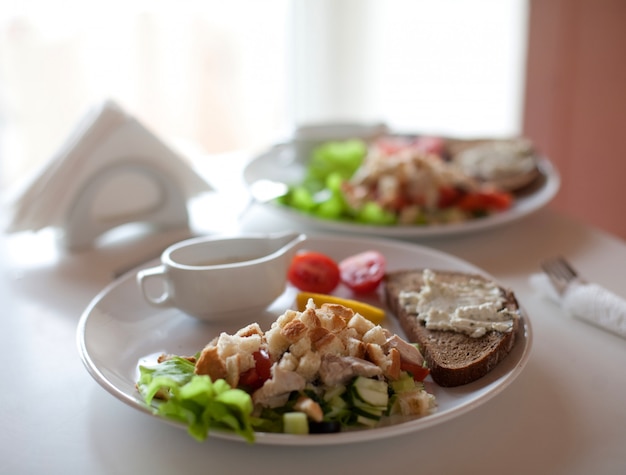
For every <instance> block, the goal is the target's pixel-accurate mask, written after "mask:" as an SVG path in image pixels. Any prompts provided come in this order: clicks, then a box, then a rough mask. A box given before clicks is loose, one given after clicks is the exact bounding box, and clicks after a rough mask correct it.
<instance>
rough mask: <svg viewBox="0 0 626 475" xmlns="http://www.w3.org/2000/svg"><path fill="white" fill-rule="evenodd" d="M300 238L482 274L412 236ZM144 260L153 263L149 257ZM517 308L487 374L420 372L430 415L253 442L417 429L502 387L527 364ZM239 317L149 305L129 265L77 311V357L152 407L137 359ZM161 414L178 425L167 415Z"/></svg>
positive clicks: (183, 348) (320, 246) (119, 390)
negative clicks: (433, 407) (140, 384)
mask: <svg viewBox="0 0 626 475" xmlns="http://www.w3.org/2000/svg"><path fill="white" fill-rule="evenodd" d="M307 242H308V244H307V243H305V246H304V248H308V249H311V250H316V251H320V252H324V253H326V254H328V255H330V256H332V257H334V258H335V259H341V258H343V257H347V256H349V255H352V254H355V253H358V252H361V251H365V250H368V249H376V250H378V251H380V252H382V253H383V254H384V255H385V257H386V258H387V265H388V270H399V269H410V268H421V267H430V268H432V269H441V270H458V271H465V272H477V273H481V274H483V275H487V274H486V273H485V272H483V271H481V270H480V269H479V268H477V267H475V266H473V265H471V264H469V263H468V262H466V261H463V260H460V259H458V258H456V257H453V256H451V255H448V254H445V253H442V252H439V251H435V250H432V249H429V248H426V247H422V246H418V245H413V244H404V243H398V242H393V241H389V240H385V239H366V238H351V237H341V236H339V237H337V236H332V237H331V236H310V237H309V240H308V241H307ZM147 265H154V262H151V263H148V264H147ZM233 285H235V284H233ZM247 290H248V289H245V290H242V291H247ZM335 293H336V294H337V295H340V296H343V297H349V296H350V294H349V291H348V290H347V289H346V288H343V287H340V288H338V289H337V291H336V292H335ZM295 295H296V290H295V289H294V288H293V287H291V286H288V287H287V288H286V290H285V292H284V294H283V295H282V296H281V297H279V298H278V299H277V300H276V301H275V302H274V303H273V304H272V305H271V306H270V308H269V309H268V310H267V311H266V312H265V313H264V314H263V315H259V319H258V322H259V323H260V324H261V327H262V328H263V329H267V328H269V324H270V323H271V322H272V321H273V320H274V319H275V318H276V317H277V316H278V315H280V314H281V313H283V312H284V310H285V309H286V308H288V307H291V306H292V305H293V303H294V299H295ZM367 301H368V302H370V303H373V304H376V305H380V306H383V307H384V305H383V304H382V302H381V300H380V299H379V296H376V295H374V296H372V297H371V298H369V299H368V300H367ZM522 311H523V309H522ZM523 315H524V316H523V325H521V331H520V335H519V339H518V342H517V344H516V345H515V347H514V348H513V351H512V352H511V354H510V355H509V356H508V357H507V358H506V359H505V360H504V361H502V362H501V363H500V364H499V365H498V366H497V367H496V368H495V369H494V370H493V371H492V372H491V373H489V374H488V375H487V376H485V377H483V378H481V379H480V380H478V381H475V382H474V383H471V384H468V385H465V386H461V387H457V388H441V387H439V386H437V385H436V384H434V383H433V382H432V381H431V380H430V377H429V378H427V379H426V385H427V389H428V390H429V391H430V392H432V393H434V394H435V396H436V398H437V402H438V409H437V411H436V412H435V413H434V414H432V415H428V416H425V417H422V418H419V419H414V420H412V421H408V422H403V423H400V424H397V425H392V426H387V427H380V428H374V429H365V430H360V431H352V432H342V433H337V434H315V435H308V436H294V435H288V434H269V433H258V434H257V439H256V440H257V443H259V444H274V445H326V444H340V443H352V442H359V441H365V440H374V439H380V438H386V437H390V436H396V435H401V434H406V433H410V432H415V431H418V430H422V429H425V428H427V427H430V426H433V425H435V424H440V423H442V422H444V421H447V420H449V419H452V418H454V417H457V416H459V415H461V414H463V413H465V412H467V411H470V410H472V409H473V408H475V407H477V406H478V405H480V404H483V403H485V402H487V401H488V400H489V399H491V398H492V397H494V396H495V395H496V394H498V393H499V392H500V391H502V390H503V389H504V388H505V387H507V386H508V385H509V384H510V383H511V382H512V381H513V380H514V379H515V378H516V377H517V376H518V375H519V374H520V372H521V371H522V369H523V368H524V366H525V365H526V362H527V360H528V357H529V351H530V347H531V340H532V332H531V326H530V322H529V320H528V318H527V316H526V315H525V313H524V314H523ZM245 323H249V322H245V321H236V322H232V324H229V325H226V326H225V325H210V324H207V323H203V322H200V321H198V320H196V319H193V318H191V317H188V316H187V315H185V314H183V313H181V312H179V311H177V310H161V309H156V308H154V307H151V306H149V305H148V304H147V303H146V302H145V301H144V300H143V298H142V296H141V292H140V291H139V288H138V287H137V284H136V281H135V273H134V272H131V273H128V274H126V275H125V276H123V277H122V278H120V279H118V280H117V281H115V282H113V283H112V284H110V285H109V286H108V287H106V288H105V289H104V290H103V291H102V292H101V293H100V294H99V295H98V296H97V297H96V298H95V299H94V300H93V301H92V302H91V304H90V305H89V306H88V307H87V309H86V310H85V311H84V312H83V314H82V316H81V319H80V322H79V325H78V330H77V339H78V347H79V351H80V354H81V358H82V360H83V362H84V364H85V366H86V367H87V370H88V371H89V373H90V374H91V375H92V376H93V377H94V379H95V380H96V381H97V382H98V383H99V384H100V385H101V386H102V387H104V388H105V389H106V390H107V391H109V392H110V393H111V394H113V395H114V396H115V397H117V398H118V399H120V400H121V401H123V402H124V403H126V404H129V405H130V406H132V407H134V408H135V409H138V410H140V411H143V412H145V413H147V414H151V415H152V412H151V411H150V410H149V408H147V407H146V405H145V404H144V403H143V401H142V399H141V397H140V395H139V394H138V393H137V391H136V389H135V381H136V380H137V378H138V365H139V364H140V363H145V362H151V361H154V360H155V359H156V357H157V356H158V355H159V354H161V353H174V354H179V355H191V354H194V353H196V352H197V351H199V350H201V349H202V348H203V347H204V345H206V343H208V342H209V341H210V340H211V339H212V338H213V337H214V336H216V335H218V334H219V332H221V331H228V332H233V331H234V330H237V329H238V328H240V327H241V326H242V325H243V324H245ZM384 326H386V327H388V328H390V329H391V330H392V331H394V332H396V333H398V334H400V335H402V331H401V330H400V328H399V326H398V325H397V322H396V320H395V318H394V317H393V316H391V315H390V314H389V313H388V315H387V318H386V321H385V323H384ZM155 417H157V416H155ZM161 420H163V421H165V422H168V423H171V424H175V425H178V424H176V423H174V422H171V421H169V420H166V419H161ZM180 427H183V426H182V425H180ZM209 437H219V438H226V439H232V440H238V441H242V439H240V438H239V437H237V436H235V435H232V434H228V433H222V432H217V431H213V432H211V433H210V435H209Z"/></svg>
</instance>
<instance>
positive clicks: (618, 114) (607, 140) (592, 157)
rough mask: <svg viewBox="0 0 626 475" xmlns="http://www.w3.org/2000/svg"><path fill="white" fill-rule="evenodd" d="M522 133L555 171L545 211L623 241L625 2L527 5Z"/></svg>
mask: <svg viewBox="0 0 626 475" xmlns="http://www.w3.org/2000/svg"><path fill="white" fill-rule="evenodd" d="M524 134H525V135H527V136H528V137H530V138H531V139H533V140H534V141H535V143H536V144H537V145H538V147H539V148H540V149H541V150H542V151H543V152H544V153H545V154H546V155H548V156H549V157H550V158H551V159H552V160H553V161H554V163H555V164H556V166H557V167H558V169H559V171H560V172H561V175H562V187H561V191H560V192H559V194H558V195H557V197H556V198H555V200H554V202H553V203H552V205H551V206H552V207H553V208H554V209H557V210H560V211H563V212H565V213H567V214H569V215H571V216H574V217H576V218H578V219H580V220H582V221H585V222H588V223H590V224H594V225H596V226H598V227H600V228H603V229H605V230H607V231H609V232H612V233H614V234H616V235H618V236H620V237H622V238H625V239H626V191H625V190H626V1H623V0H530V23H529V45H528V64H527V77H526V101H525V116H524Z"/></svg>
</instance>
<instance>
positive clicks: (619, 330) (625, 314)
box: [529, 273, 626, 338]
mask: <svg viewBox="0 0 626 475" xmlns="http://www.w3.org/2000/svg"><path fill="white" fill-rule="evenodd" d="M529 281H530V285H531V286H532V287H533V288H534V289H535V290H537V291H538V292H540V293H542V294H543V295H544V296H546V297H548V298H550V299H551V300H553V301H555V302H557V303H558V304H559V305H560V306H561V307H562V308H563V309H564V310H565V311H566V312H567V313H568V314H570V315H571V316H573V317H576V318H579V319H581V320H584V321H586V322H588V323H591V324H593V325H595V326H597V327H600V328H603V329H604V330H608V331H610V332H612V333H615V334H616V335H619V336H622V337H625V338H626V300H625V299H623V298H621V297H620V296H618V295H616V294H614V293H612V292H610V291H609V290H607V289H605V288H604V287H602V286H600V285H598V284H594V283H586V282H577V281H574V282H572V283H570V285H569V286H568V288H567V290H566V291H565V292H564V293H563V295H559V294H558V292H557V291H556V289H555V288H554V287H553V285H552V283H551V282H550V279H549V278H548V276H547V275H546V274H544V273H536V274H532V275H531V276H530V280H529Z"/></svg>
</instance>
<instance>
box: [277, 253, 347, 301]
mask: <svg viewBox="0 0 626 475" xmlns="http://www.w3.org/2000/svg"><path fill="white" fill-rule="evenodd" d="M287 279H289V282H291V283H292V284H293V285H295V286H296V287H297V288H299V289H300V290H303V291H305V292H315V293H318V294H328V293H330V292H332V291H333V290H334V289H335V287H337V285H339V281H340V276H339V266H338V265H337V263H336V262H335V261H334V260H333V259H332V258H331V257H329V256H327V255H326V254H322V253H320V252H313V251H306V252H302V253H299V254H296V255H295V257H294V258H293V260H292V261H291V264H290V265H289V268H288V269H287Z"/></svg>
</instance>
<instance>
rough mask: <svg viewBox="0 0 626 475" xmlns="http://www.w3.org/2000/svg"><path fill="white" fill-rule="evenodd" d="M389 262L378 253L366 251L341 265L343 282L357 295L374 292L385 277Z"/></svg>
mask: <svg viewBox="0 0 626 475" xmlns="http://www.w3.org/2000/svg"><path fill="white" fill-rule="evenodd" d="M386 267H387V261H386V259H385V256H383V255H382V254H381V253H380V252H378V251H365V252H362V253H360V254H355V255H354V256H350V257H347V258H345V259H344V260H342V261H341V262H340V263H339V271H340V272H341V281H342V282H343V283H344V284H345V285H346V286H348V287H349V288H350V290H352V291H353V292H355V293H358V294H364V293H368V292H373V291H374V290H376V288H377V287H378V284H380V282H381V281H382V280H383V277H384V276H385V270H386Z"/></svg>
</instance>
